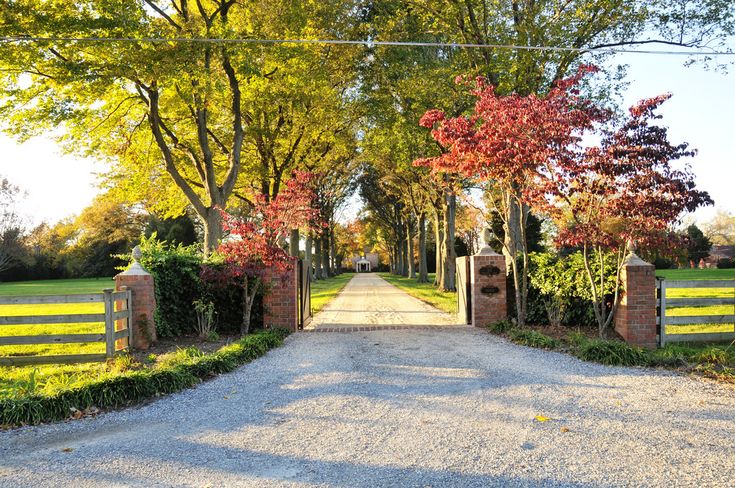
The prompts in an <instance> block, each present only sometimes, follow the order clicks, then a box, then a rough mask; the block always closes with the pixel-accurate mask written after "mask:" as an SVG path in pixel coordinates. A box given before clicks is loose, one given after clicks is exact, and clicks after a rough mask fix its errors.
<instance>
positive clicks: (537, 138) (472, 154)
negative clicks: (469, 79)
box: [414, 66, 608, 326]
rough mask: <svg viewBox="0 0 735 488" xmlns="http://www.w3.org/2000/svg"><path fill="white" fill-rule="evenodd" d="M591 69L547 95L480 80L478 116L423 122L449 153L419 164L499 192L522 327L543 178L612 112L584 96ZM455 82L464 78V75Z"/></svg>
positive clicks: (435, 114)
mask: <svg viewBox="0 0 735 488" xmlns="http://www.w3.org/2000/svg"><path fill="white" fill-rule="evenodd" d="M593 71H596V68H594V67H591V66H584V67H582V68H580V69H579V71H578V72H577V73H576V74H575V75H574V76H572V77H570V78H568V79H564V80H561V81H560V82H558V83H557V84H556V85H555V86H554V87H553V88H552V89H551V90H550V91H549V93H548V94H546V95H545V96H537V95H533V94H532V95H528V96H521V95H517V94H512V95H508V96H501V95H498V94H497V93H496V91H495V87H494V86H492V85H489V84H487V83H486V81H485V80H484V79H483V78H477V79H475V80H474V84H473V88H472V94H473V95H474V96H475V97H476V98H477V101H476V103H475V107H474V111H473V113H472V114H470V115H467V116H464V115H462V116H459V117H453V118H447V117H446V115H445V114H444V113H443V112H441V111H439V110H430V111H428V112H426V114H425V115H424V116H423V117H422V118H421V121H420V124H421V125H422V126H424V127H427V128H431V129H432V131H431V135H432V137H433V138H434V139H435V140H436V141H437V142H438V143H439V144H440V145H441V147H442V148H443V149H444V152H443V154H442V155H440V156H438V157H434V158H428V159H420V160H417V161H416V162H415V163H414V164H416V165H424V166H429V167H431V168H432V170H433V171H441V172H445V173H449V174H460V175H462V176H465V177H469V178H471V179H474V180H476V181H478V182H480V183H482V184H484V185H485V186H486V188H487V190H488V191H491V192H493V194H494V196H495V198H491V199H489V200H490V201H491V203H492V204H494V205H495V206H496V208H495V209H494V210H496V211H497V213H498V215H499V216H500V218H501V220H502V222H503V227H504V230H505V239H504V242H503V253H504V254H505V256H506V263H507V264H508V269H509V270H512V272H513V280H514V285H515V299H516V300H515V302H516V314H517V318H518V324H519V325H520V326H523V325H524V323H525V318H526V308H527V307H526V305H527V295H528V291H527V290H528V267H529V266H528V265H529V257H528V247H527V245H526V227H527V223H528V215H529V213H530V209H531V207H532V206H534V205H535V204H536V201H537V200H539V199H542V198H544V195H543V193H540V192H539V191H538V188H539V187H538V181H539V179H540V178H541V177H542V176H543V175H545V174H547V173H548V167H549V166H554V165H557V164H565V161H566V160H568V159H574V158H575V156H576V154H577V152H578V148H579V144H580V141H581V136H582V134H583V132H584V131H586V130H589V129H591V128H592V127H593V124H594V123H595V122H596V121H600V120H605V119H606V118H607V117H608V113H607V112H606V111H603V110H600V109H598V108H597V107H596V106H595V105H594V104H592V103H590V102H589V101H587V100H584V99H583V98H582V97H581V96H580V94H579V91H578V89H577V85H578V84H579V82H580V80H581V79H582V78H583V77H584V76H585V75H586V74H587V73H589V72H593ZM457 82H458V83H465V81H464V79H463V78H461V77H458V79H457ZM519 260H520V261H521V263H520V264H519Z"/></svg>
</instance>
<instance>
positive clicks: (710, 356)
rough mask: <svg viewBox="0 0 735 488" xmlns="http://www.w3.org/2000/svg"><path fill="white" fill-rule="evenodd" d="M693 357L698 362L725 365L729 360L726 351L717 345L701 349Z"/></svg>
mask: <svg viewBox="0 0 735 488" xmlns="http://www.w3.org/2000/svg"><path fill="white" fill-rule="evenodd" d="M695 359H696V360H697V362H700V363H708V364H716V365H726V364H729V363H730V361H731V359H730V355H729V354H728V353H727V351H726V350H725V349H722V348H720V347H717V346H712V347H708V348H706V349H704V350H703V351H700V352H699V353H698V354H697V355H696V356H695Z"/></svg>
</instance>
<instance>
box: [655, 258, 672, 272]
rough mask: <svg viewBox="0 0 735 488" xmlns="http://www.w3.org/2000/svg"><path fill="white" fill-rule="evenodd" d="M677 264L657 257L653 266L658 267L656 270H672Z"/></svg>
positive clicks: (668, 259) (669, 259)
mask: <svg viewBox="0 0 735 488" xmlns="http://www.w3.org/2000/svg"><path fill="white" fill-rule="evenodd" d="M675 264H676V263H674V260H673V259H671V258H666V257H663V256H656V258H655V259H654V260H653V265H654V266H655V267H656V269H671V268H673V267H674V265H675Z"/></svg>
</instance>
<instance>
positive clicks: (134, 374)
mask: <svg viewBox="0 0 735 488" xmlns="http://www.w3.org/2000/svg"><path fill="white" fill-rule="evenodd" d="M288 334H289V332H288V331H287V330H285V329H276V330H270V331H261V332H258V333H255V334H252V335H248V336H245V337H244V338H242V339H240V340H239V341H237V342H235V343H233V344H230V345H227V346H224V347H222V348H221V349H220V350H218V351H217V352H215V353H212V354H208V355H185V356H184V357H183V358H177V360H175V361H172V362H169V363H166V364H163V365H161V366H160V367H156V368H154V369H143V370H137V371H129V372H124V373H122V374H120V375H119V376H114V377H111V378H105V379H102V380H93V381H91V382H89V383H87V384H85V385H82V386H78V387H75V388H72V389H69V390H66V391H62V392H59V393H57V394H55V395H53V396H42V395H30V396H27V397H23V398H18V399H6V400H2V401H0V425H5V426H19V425H27V424H38V423H41V422H50V421H54V420H64V419H67V418H69V416H70V412H71V411H72V410H71V409H72V408H75V409H77V410H84V409H86V408H90V407H97V408H115V407H121V406H126V405H131V404H134V403H138V402H141V401H143V400H146V399H149V398H154V397H156V396H159V395H162V394H167V393H173V392H177V391H180V390H183V389H185V388H189V387H191V386H194V385H196V384H197V383H200V382H201V381H202V380H205V379H207V378H210V377H212V376H214V375H218V374H222V373H227V372H229V371H233V370H234V369H235V368H237V367H238V366H240V365H242V364H244V363H247V362H250V361H252V360H253V359H256V358H258V357H260V356H262V355H263V354H265V353H266V352H267V351H268V350H269V349H272V348H274V347H278V346H280V345H281V344H282V343H283V339H284V338H285V337H286V336H287V335H288Z"/></svg>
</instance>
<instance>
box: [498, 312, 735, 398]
mask: <svg viewBox="0 0 735 488" xmlns="http://www.w3.org/2000/svg"><path fill="white" fill-rule="evenodd" d="M488 330H490V332H492V333H494V334H498V335H501V336H504V337H507V338H508V339H509V340H511V341H512V342H515V343H517V344H522V345H525V346H530V347H537V348H541V349H548V350H557V351H560V352H567V353H570V354H572V355H574V356H576V357H578V358H579V359H582V360H584V361H592V362H596V363H600V364H605V365H607V366H648V367H663V368H669V369H676V370H679V371H682V372H688V373H695V374H700V375H703V376H707V377H709V378H713V379H717V380H720V381H724V382H728V383H735V346H733V345H727V344H725V345H716V344H667V345H666V346H665V347H662V348H660V349H654V350H649V349H643V348H640V347H635V346H631V345H629V344H626V343H625V342H622V341H619V340H615V339H592V338H589V337H587V336H585V335H584V334H580V333H578V332H570V333H569V334H567V336H566V337H565V338H564V339H561V340H558V339H555V338H553V337H551V336H548V335H546V334H542V333H540V332H538V331H536V330H533V329H531V328H524V329H519V328H516V327H514V326H513V324H512V323H511V322H509V321H501V322H496V323H494V324H489V325H488Z"/></svg>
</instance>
